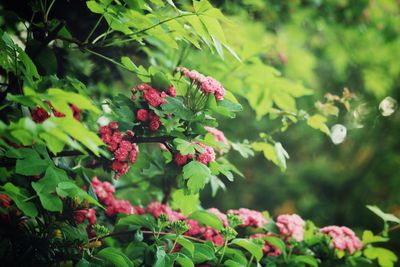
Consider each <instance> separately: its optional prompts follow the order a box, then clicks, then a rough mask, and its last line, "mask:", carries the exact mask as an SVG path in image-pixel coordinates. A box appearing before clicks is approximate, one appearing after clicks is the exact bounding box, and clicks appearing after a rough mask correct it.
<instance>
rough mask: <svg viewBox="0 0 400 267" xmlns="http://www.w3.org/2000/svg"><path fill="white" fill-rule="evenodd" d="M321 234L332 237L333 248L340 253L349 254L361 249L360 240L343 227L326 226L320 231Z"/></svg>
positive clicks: (351, 231)
mask: <svg viewBox="0 0 400 267" xmlns="http://www.w3.org/2000/svg"><path fill="white" fill-rule="evenodd" d="M320 232H321V233H324V234H328V235H330V236H331V237H332V244H333V246H334V247H335V248H336V249H338V250H341V251H345V250H347V251H348V252H349V253H350V254H353V253H354V252H355V251H357V250H360V249H361V248H362V244H361V241H360V239H359V238H358V237H357V236H356V235H355V233H354V232H353V230H351V229H349V228H347V227H345V226H342V227H340V226H336V225H332V226H327V227H324V228H321V229H320Z"/></svg>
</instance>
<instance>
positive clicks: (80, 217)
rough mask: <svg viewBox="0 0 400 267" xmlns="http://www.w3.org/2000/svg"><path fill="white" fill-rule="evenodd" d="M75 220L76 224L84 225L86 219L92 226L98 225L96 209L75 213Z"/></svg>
mask: <svg viewBox="0 0 400 267" xmlns="http://www.w3.org/2000/svg"><path fill="white" fill-rule="evenodd" d="M74 219H75V222H76V224H80V223H83V221H84V220H85V219H88V221H89V224H90V225H93V224H96V221H97V217H96V211H95V210H94V209H87V210H76V211H74Z"/></svg>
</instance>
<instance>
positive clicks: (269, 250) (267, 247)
mask: <svg viewBox="0 0 400 267" xmlns="http://www.w3.org/2000/svg"><path fill="white" fill-rule="evenodd" d="M266 236H273V234H271V233H268V234H263V233H257V234H254V235H250V236H249V238H250V239H255V238H260V239H263V238H264V237H266ZM263 252H264V253H265V254H266V255H268V256H279V255H281V254H282V251H281V250H280V249H279V248H277V247H276V246H274V245H272V244H270V243H269V242H268V241H265V240H264V246H263Z"/></svg>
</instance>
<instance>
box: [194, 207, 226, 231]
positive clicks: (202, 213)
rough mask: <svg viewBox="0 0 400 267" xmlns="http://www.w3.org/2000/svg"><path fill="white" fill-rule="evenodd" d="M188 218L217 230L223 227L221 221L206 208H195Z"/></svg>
mask: <svg viewBox="0 0 400 267" xmlns="http://www.w3.org/2000/svg"><path fill="white" fill-rule="evenodd" d="M189 218H190V219H192V220H196V221H198V222H199V223H201V224H204V225H207V226H211V227H212V228H215V229H217V230H221V229H222V228H223V227H224V225H223V223H222V221H221V220H220V219H219V218H218V217H217V216H216V215H215V214H213V213H211V212H209V211H206V210H197V211H195V212H193V213H192V214H191V215H190V216H189Z"/></svg>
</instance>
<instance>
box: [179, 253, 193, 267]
mask: <svg viewBox="0 0 400 267" xmlns="http://www.w3.org/2000/svg"><path fill="white" fill-rule="evenodd" d="M176 262H177V263H178V264H179V265H180V266H182V267H194V264H193V261H192V260H191V259H190V258H189V257H187V256H186V255H184V254H182V253H180V254H179V256H178V258H176Z"/></svg>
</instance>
